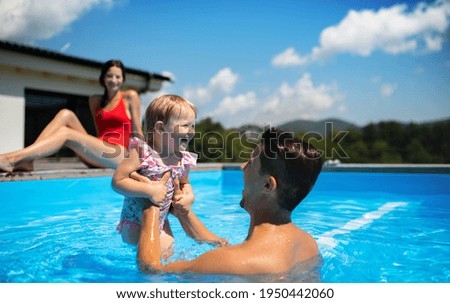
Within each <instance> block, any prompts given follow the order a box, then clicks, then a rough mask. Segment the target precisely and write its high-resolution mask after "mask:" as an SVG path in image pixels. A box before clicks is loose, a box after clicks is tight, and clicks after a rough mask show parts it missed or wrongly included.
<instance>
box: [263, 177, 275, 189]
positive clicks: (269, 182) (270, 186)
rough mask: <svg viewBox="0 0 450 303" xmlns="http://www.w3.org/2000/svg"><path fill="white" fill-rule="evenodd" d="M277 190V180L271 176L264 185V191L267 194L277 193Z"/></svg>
mask: <svg viewBox="0 0 450 303" xmlns="http://www.w3.org/2000/svg"><path fill="white" fill-rule="evenodd" d="M276 188H277V180H276V179H275V178H274V177H273V176H269V177H268V178H267V179H266V183H265V184H264V189H265V190H266V192H271V191H275V189H276Z"/></svg>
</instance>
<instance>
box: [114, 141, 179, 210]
mask: <svg viewBox="0 0 450 303" xmlns="http://www.w3.org/2000/svg"><path fill="white" fill-rule="evenodd" d="M139 166H140V160H139V153H138V151H137V149H136V148H132V149H131V150H130V154H129V157H128V158H125V159H124V160H123V161H122V162H121V163H120V165H119V167H117V169H116V171H115V172H114V176H113V178H112V184H111V185H112V188H113V189H114V190H115V191H116V192H118V193H119V194H122V195H125V196H127V197H134V198H146V199H150V200H151V201H152V202H153V203H155V204H156V205H158V206H161V205H162V203H163V200H164V198H165V197H166V193H167V190H166V186H165V185H166V182H167V180H168V179H169V177H170V172H166V173H165V174H164V175H163V177H162V178H161V180H160V181H150V180H149V179H148V178H146V177H144V176H141V175H140V174H138V173H136V171H137V170H138V168H139ZM131 176H133V178H131Z"/></svg>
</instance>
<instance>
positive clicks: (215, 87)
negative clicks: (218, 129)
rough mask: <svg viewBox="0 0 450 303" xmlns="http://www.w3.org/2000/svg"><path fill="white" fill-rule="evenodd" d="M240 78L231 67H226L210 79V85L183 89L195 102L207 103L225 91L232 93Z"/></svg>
mask: <svg viewBox="0 0 450 303" xmlns="http://www.w3.org/2000/svg"><path fill="white" fill-rule="evenodd" d="M238 79H239V76H238V74H235V73H233V71H232V70H231V69H230V68H229V67H226V68H223V69H221V70H220V71H218V72H217V74H215V75H214V76H213V77H212V78H211V79H210V80H209V83H208V86H206V87H195V88H191V87H186V88H184V90H183V95H184V96H185V97H186V98H187V99H189V100H192V101H193V102H194V103H200V104H202V103H203V104H205V103H208V102H210V101H211V100H213V99H214V98H216V97H217V96H220V95H223V94H224V93H231V92H232V91H233V89H234V86H235V85H236V83H237V81H238Z"/></svg>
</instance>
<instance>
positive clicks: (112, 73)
mask: <svg viewBox="0 0 450 303" xmlns="http://www.w3.org/2000/svg"><path fill="white" fill-rule="evenodd" d="M104 82H105V87H106V88H107V89H108V90H118V89H120V87H121V86H122V83H123V75H122V69H121V68H120V67H116V66H111V67H110V68H109V69H108V71H107V72H106V74H105V78H104Z"/></svg>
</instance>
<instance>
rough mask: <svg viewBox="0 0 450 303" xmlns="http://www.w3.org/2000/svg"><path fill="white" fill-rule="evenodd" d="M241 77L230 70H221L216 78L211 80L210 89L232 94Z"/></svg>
mask: <svg viewBox="0 0 450 303" xmlns="http://www.w3.org/2000/svg"><path fill="white" fill-rule="evenodd" d="M238 79H239V77H238V75H237V74H235V73H233V72H232V71H231V69H230V68H228V67H227V68H224V69H221V70H220V71H219V72H218V73H217V74H216V75H215V76H214V77H212V78H211V80H209V88H210V90H212V91H218V92H224V93H230V92H231V91H232V90H233V88H234V85H235V84H236V82H237V81H238Z"/></svg>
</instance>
